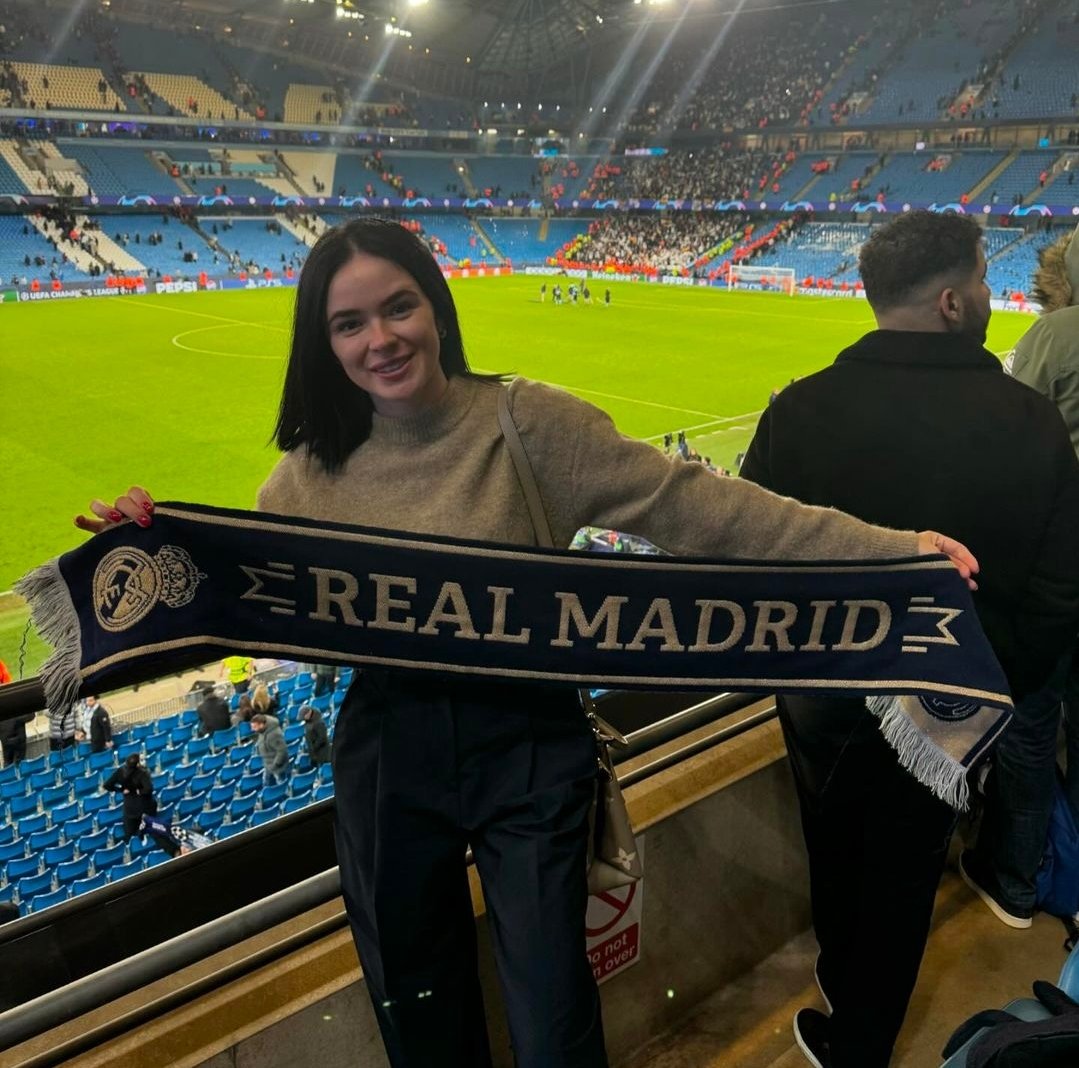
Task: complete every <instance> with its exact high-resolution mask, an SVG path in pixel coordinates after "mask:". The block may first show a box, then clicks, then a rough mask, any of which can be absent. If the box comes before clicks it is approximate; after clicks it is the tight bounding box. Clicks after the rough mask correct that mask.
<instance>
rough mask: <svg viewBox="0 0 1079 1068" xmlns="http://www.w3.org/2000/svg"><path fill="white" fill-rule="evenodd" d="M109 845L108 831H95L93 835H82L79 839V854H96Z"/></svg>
mask: <svg viewBox="0 0 1079 1068" xmlns="http://www.w3.org/2000/svg"><path fill="white" fill-rule="evenodd" d="M108 844H109V832H108V831H95V832H94V833H93V834H84V835H83V836H82V837H81V838H80V839H79V852H80V853H84V854H85V853H96V852H97V851H98V850H99V849H104V848H105V846H107V845H108Z"/></svg>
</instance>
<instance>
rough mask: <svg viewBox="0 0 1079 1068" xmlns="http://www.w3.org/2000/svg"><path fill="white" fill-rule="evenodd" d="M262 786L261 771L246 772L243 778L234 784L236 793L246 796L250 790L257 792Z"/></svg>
mask: <svg viewBox="0 0 1079 1068" xmlns="http://www.w3.org/2000/svg"><path fill="white" fill-rule="evenodd" d="M260 786H262V772H261V771H255V772H251V771H247V772H245V773H244V775H243V777H242V778H241V779H240V781H239V782H238V783H237V784H236V791H237V793H241V794H248V793H250V792H251V791H252V790H257V789H259V787H260Z"/></svg>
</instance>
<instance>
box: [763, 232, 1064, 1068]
mask: <svg viewBox="0 0 1079 1068" xmlns="http://www.w3.org/2000/svg"><path fill="white" fill-rule="evenodd" d="M859 266H860V270H861V274H862V281H863V283H864V285H865V293H866V296H867V298H868V300H869V304H870V305H871V307H872V309H873V312H874V315H875V316H876V320H877V324H878V326H879V329H878V330H875V331H873V332H871V333H869V334H867V335H866V336H865V337H863V338H862V339H861V340H860V341H858V342H856V343H855V344H854V345H852V346H851V347H850V348H848V349H846V350H844V351H843V352H841V353H840V354H839V356H838V358H837V359H836V361H835V363H834V364H832V365H831V366H830V367H827V368H825V369H824V370H823V371H820V372H818V373H817V374H814V375H811V376H809V377H808V378H804V379H802V380H801V381H799V382H796V383H794V384H792V385H790V386H788V387H787V388H786V389H785V390H783V392H782V393H781V394H780V395H779V397H778V398H777V399H776V401H775V403H774V404H772V405H771V406H769V407H768V408H767V409H765V411H764V413H763V414H762V416H761V420H760V423H759V425H758V427H757V432H756V435H755V437H754V439H753V442H752V444H751V445H750V448H749V452H748V455H747V457H746V460H745V463H744V464H743V467H742V476H743V477H745V478H749V479H752V480H753V481H755V482H758V483H760V484H761V485H763V486H766V487H768V488H769V489H772V490H775V491H776V492H778V493H782V494H787V495H789V496H792V497H797V498H798V499H799V500H802V501H805V502H806V503H808V504H817V505H829V506H832V507H835V508H840V509H842V510H844V511H847V512H851V513H852V514H853V515H857V516H859V517H861V518H862V519H865V520H868V521H869V522H873V523H879V524H882V525H884V526H891V527H898V528H913V529H920V528H923V527H931V528H934V529H937V530H947V531H949V533H951V534H952V535H954V536H955V537H957V538H960V539H962V540H963V541H964V542H965V543H966V544H967V545H969V546H970V548H971V550H972V551H973V553H974V554H975V556H976V557H977V558H978V561H979V564H980V565H981V571H980V573H979V575H978V583H979V589H978V591H977V592H976V593H975V595H974V600H975V605H976V608H977V611H978V615H979V618H980V620H981V622H982V625H983V627H984V629H985V632H986V634H987V635H988V637H989V640H990V642H991V643H992V646H993V649H994V650H995V652H996V654H997V656H998V658H999V659H1000V662H1001V664H1002V666H1003V667H1004V669H1005V671H1006V673H1007V675H1008V679H1009V682H1010V683H1011V686H1012V690H1013V693H1014V695H1015V696H1016V698H1017V699H1021V698H1022V697H1023V695H1024V694H1027V693H1030V692H1032V691H1033V690H1036V689H1037V688H1038V687H1039V686H1040V685H1041V684H1042V683H1043V682H1044V681H1045V679H1046V678H1047V676H1048V675H1049V673H1050V671H1051V670H1052V668H1053V666H1054V664H1055V663H1056V661H1057V659H1058V658H1059V656H1060V655H1061V654H1062V653H1063V651H1064V649H1065V648H1066V647H1067V645H1068V644H1069V642H1070V641H1071V640H1072V638H1073V637H1074V634H1075V628H1076V621H1077V618H1079V553H1077V552H1076V550H1075V545H1074V538H1075V532H1076V530H1079V464H1077V462H1076V456H1075V453H1074V451H1073V450H1072V448H1071V442H1070V440H1069V437H1068V433H1067V430H1066V428H1065V426H1064V424H1063V421H1062V420H1061V418H1060V415H1059V413H1058V412H1057V411H1056V409H1055V407H1054V406H1053V404H1052V403H1051V402H1049V401H1048V400H1046V399H1045V398H1044V397H1040V396H1038V395H1037V394H1036V393H1035V392H1034V391H1033V390H1030V389H1027V388H1025V387H1023V386H1021V385H1020V384H1019V383H1017V382H1015V381H1014V380H1013V379H1010V378H1008V377H1007V376H1005V375H1004V373H1003V371H1002V369H1001V366H1000V362H999V360H997V358H996V357H995V356H994V355H993V354H992V353H991V352H988V351H986V349H985V348H984V347H983V346H984V342H985V336H986V327H987V325H988V322H989V316H990V307H989V289H988V287H987V286H986V284H985V270H986V264H985V254H984V252H983V251H982V247H981V231H980V229H979V227H978V226H977V224H976V223H974V222H973V221H972V220H970V219H968V218H967V217H965V216H950V215H935V214H931V213H929V212H911V213H909V214H907V215H904V216H902V217H900V218H898V219H896V220H895V221H894V222H891V223H889V224H887V225H885V226H881V227H880V228H878V229H877V230H876V232H875V233H874V234H873V236H872V237H870V239H869V241H868V242H866V244H865V246H864V247H863V249H862V253H861V258H860V263H859ZM779 710H780V720H781V722H782V725H783V730H784V735H785V737H786V741H787V747H788V751H789V753H790V760H791V767H792V769H793V771H794V777H795V784H796V787H797V790H798V796H799V801H800V805H801V810H802V825H803V831H804V834H805V839H806V847H807V851H808V854H809V867H810V883H811V897H812V908H813V924H814V927H815V929H816V933H817V940H818V942H819V944H820V949H821V952H820V956H819V957H818V959H817V968H816V972H817V979H818V983H819V985H820V987H821V990H822V993H823V994H824V995H825V1000H826V1002H827V1003H828V1004H829V1008H831V1009H833V1010H834V1011H833V1012H832V1015H831V1018H828V1017H825V1016H824V1015H823V1014H822V1013H820V1012H817V1011H816V1010H814V1009H802V1010H800V1011H799V1013H798V1014H797V1015H796V1016H795V1034H796V1037H797V1039H798V1042H799V1045H800V1046H801V1047H802V1050H803V1052H805V1053H806V1056H807V1059H808V1060H809V1061H810V1062H811V1063H813V1064H816V1065H818V1066H831V1068H851V1066H857V1068H884V1066H885V1065H887V1063H888V1061H889V1058H890V1056H891V1051H892V1047H893V1045H894V1042H895V1039H896V1036H897V1034H898V1032H899V1028H900V1026H901V1025H902V1021H903V1016H904V1014H905V1012H906V1007H907V1003H908V1001H909V998H910V994H911V991H912V990H913V987H914V982H915V979H916V978H917V974H918V967H919V965H920V963H921V958H922V953H923V951H924V948H925V941H926V938H927V936H928V930H929V922H930V918H931V915H932V908H933V897H934V894H935V891H936V887H937V883H938V882H939V879H940V875H941V872H942V870H943V865H944V861H945V857H946V854H947V849H948V842H949V839H950V837H951V833H952V830H953V827H954V822H955V819H954V813H953V812H952V810H951V809H950V808H949V807H948V806H947V805H945V804H944V803H943V802H942V801H939V800H938V799H937V798H935V797H934V796H933V795H932V794H931V793H930V792H929V791H928V790H927V789H926V788H925V787H923V786H921V785H920V784H919V783H918V782H917V781H916V780H915V778H914V777H913V776H912V775H910V774H909V773H908V772H907V771H905V770H904V769H903V768H902V767H901V766H900V765H899V763H898V761H897V758H896V756H895V753H894V751H893V750H892V749H891V748H890V747H889V746H888V745H887V744H886V743H885V742H884V740H883V738H882V736H881V734H880V731H879V729H878V727H877V723H876V721H875V720H874V719H873V718H872V716H871V715H870V714H869V713H868V712H867V710H866V708H865V705H864V703H863V702H862V701H860V700H850V699H840V698H823V699H821V698H804V697H781V698H780V699H779ZM1021 710H1022V706H1021V705H1020V711H1019V713H1018V714H1017V716H1016V719H1015V721H1014V724H1013V727H1012V728H1011V729H1010V730H1009V732H1008V735H1007V736H1006V740H1005V741H1004V742H1002V745H1003V744H1008V741H1010V740H1011V738H1012V737H1013V736H1018V737H1020V738H1021V737H1022V734H1023V730H1024V724H1023V720H1022V714H1021ZM1028 915H1029V913H1028Z"/></svg>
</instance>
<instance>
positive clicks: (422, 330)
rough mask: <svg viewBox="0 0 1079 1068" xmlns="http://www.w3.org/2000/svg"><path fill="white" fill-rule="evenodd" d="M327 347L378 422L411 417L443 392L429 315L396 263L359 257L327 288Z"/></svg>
mask: <svg viewBox="0 0 1079 1068" xmlns="http://www.w3.org/2000/svg"><path fill="white" fill-rule="evenodd" d="M326 329H327V330H328V331H329V338H330V347H331V348H332V349H333V353H334V355H335V356H336V357H337V359H338V361H339V362H340V364H341V367H342V368H343V369H344V372H345V374H346V375H348V377H349V379H350V380H351V381H352V382H353V383H354V384H355V385H357V386H359V387H360V389H362V390H365V391H366V392H367V393H368V395H369V396H370V397H371V401H372V403H373V404H374V406H375V411H377V412H378V413H379V414H380V415H385V416H390V417H391V418H399V417H401V416H408V415H417V414H419V413H420V412H422V411H424V410H425V409H427V408H430V407H431V406H432V405H434V404H435V403H436V402H437V401H438V399H439V398H440V397H441V396H442V393H443V391H444V390H445V388H446V376H445V374H444V373H443V371H442V365H441V364H440V363H439V358H438V357H439V338H438V324H437V323H436V322H435V313H434V308H432V306H431V302H430V301H429V300H428V299H427V297H426V296H424V293H423V290H422V289H420V286H419V283H418V282H417V281H416V280H415V279H414V278H413V277H412V275H410V274H409V273H408V272H407V271H406V270H404V268H402V267H398V266H397V264H396V263H392V262H391V261H389V260H384V259H381V258H380V257H378V256H371V255H369V254H367V253H365V252H357V253H356V255H355V256H353V257H352V259H350V260H349V261H348V262H347V263H346V264H345V265H344V266H343V267H341V268H340V270H338V272H337V273H336V274H335V275H334V276H333V279H332V280H331V282H330V288H329V292H328V294H327V297H326Z"/></svg>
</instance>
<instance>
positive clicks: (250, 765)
mask: <svg viewBox="0 0 1079 1068" xmlns="http://www.w3.org/2000/svg"><path fill="white" fill-rule="evenodd" d="M247 770H248V773H252V772H256V771H257V772H261V771H262V757H260V756H259V755H258V754H257V753H252V755H251V756H249V757H248V758H247Z"/></svg>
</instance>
